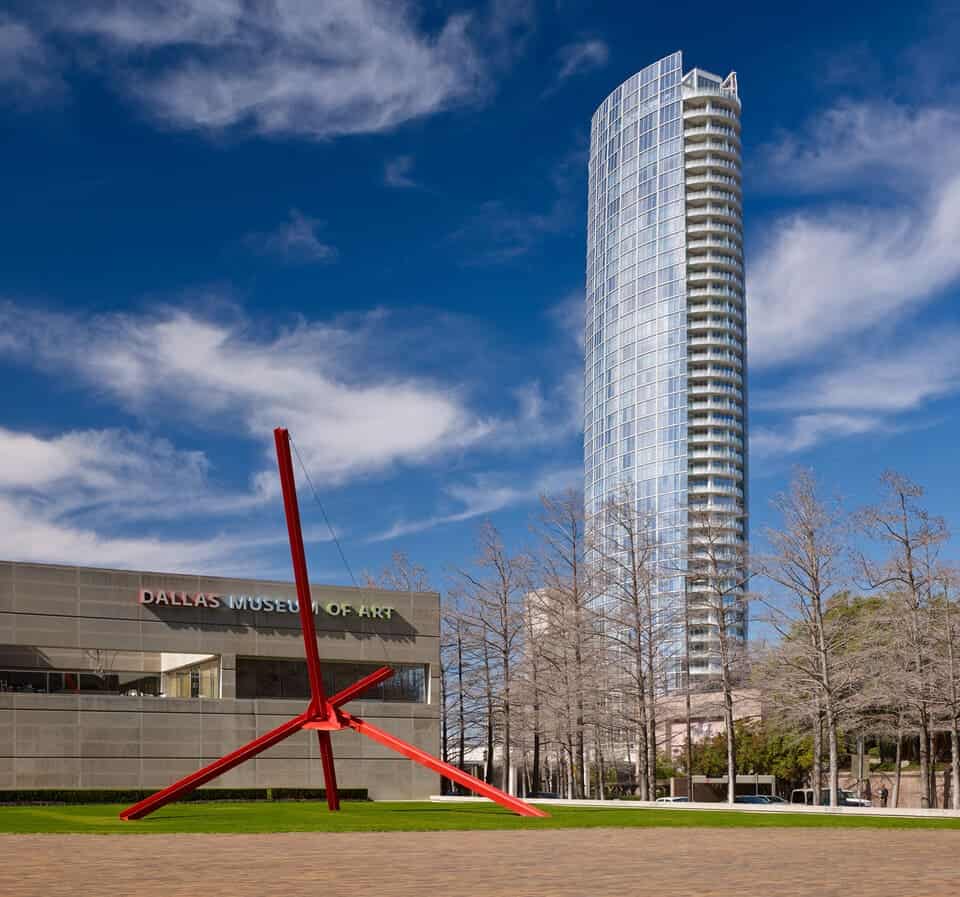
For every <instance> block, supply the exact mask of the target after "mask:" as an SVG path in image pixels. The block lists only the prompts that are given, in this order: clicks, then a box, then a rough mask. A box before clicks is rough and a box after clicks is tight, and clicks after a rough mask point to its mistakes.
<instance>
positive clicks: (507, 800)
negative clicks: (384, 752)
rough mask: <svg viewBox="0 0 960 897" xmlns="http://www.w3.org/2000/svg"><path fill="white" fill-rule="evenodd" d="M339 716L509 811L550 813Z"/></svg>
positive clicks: (346, 715) (367, 725)
mask: <svg viewBox="0 0 960 897" xmlns="http://www.w3.org/2000/svg"><path fill="white" fill-rule="evenodd" d="M340 717H341V718H342V719H343V721H344V722H345V723H346V724H347V725H348V726H349V727H350V728H351V729H354V730H356V731H357V732H359V733H360V734H361V735H366V736H367V737H368V738H372V739H373V740H374V741H377V742H379V743H380V744H382V745H383V746H384V747H388V748H390V750H392V751H396V752H397V753H398V754H403V756H404V757H409V758H410V759H411V760H413V761H414V762H415V763H419V764H420V765H421V766H426V767H427V769H432V770H433V771H434V772H437V773H440V775H442V776H446V778H448V779H451V780H452V781H454V782H457V783H459V784H460V785H463V786H464V787H465V788H469V789H470V790H471V791H473V792H474V793H475V794H479V795H481V796H482V797H488V798H489V799H490V800H492V801H495V802H496V803H498V804H500V806H502V807H506V808H507V809H508V810H511V811H512V812H514V813H516V814H517V815H518V816H549V815H550V814H549V813H544V811H543V810H541V809H539V808H538V807H534V806H532V805H531V804H528V803H526V802H525V801H522V800H520V798H518V797H513V796H512V795H510V794H506V793H505V792H503V791H501V790H500V789H499V788H494V787H493V785H488V784H487V783H486V782H481V781H480V779H478V778H475V777H474V776H472V775H470V774H469V773H466V772H464V771H463V770H462V769H458V768H457V767H456V766H451V765H450V764H449V763H444V762H443V761H442V760H438V759H437V758H436V757H434V756H432V755H430V754H428V753H427V752H426V751H422V750H420V748H418V747H415V746H414V745H412V744H409V743H408V742H406V741H403V740H402V739H400V738H397V737H396V736H394V735H391V734H390V733H389V732H384V731H383V729H378V728H377V727H376V726H373V725H371V724H370V723H368V722H366V721H365V720H362V719H360V718H359V717H356V716H351V715H350V714H349V713H347V712H346V711H343V710H341V711H340Z"/></svg>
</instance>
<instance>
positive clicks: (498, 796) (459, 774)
mask: <svg viewBox="0 0 960 897" xmlns="http://www.w3.org/2000/svg"><path fill="white" fill-rule="evenodd" d="M273 435H274V438H275V440H276V445H277V464H278V466H279V468H280V484H281V486H282V488H283V504H284V510H285V512H286V517H287V530H288V531H289V534H290V554H291V555H292V557H293V574H294V578H295V579H296V583H297V601H298V603H299V611H300V623H301V626H302V628H303V645H304V649H305V652H306V656H307V671H308V673H309V678H310V696H311V697H310V703H309V704H308V705H307V709H306V710H304V712H303V713H301V714H300V715H299V716H295V717H294V718H293V719H291V720H288V721H287V722H285V723H284V724H283V725H281V726H277V728H276V729H272V730H271V731H269V732H267V733H266V734H265V735H261V736H260V737H259V738H257V739H256V740H254V741H251V742H250V743H249V744H247V745H244V746H243V747H242V748H239V749H237V750H235V751H234V752H233V753H231V754H227V755H226V756H225V757H221V758H220V759H219V760H216V761H214V762H213V763H211V764H210V765H209V766H204V767H203V769H198V770H197V771H196V772H195V773H193V774H192V775H189V776H187V777H186V778H184V779H181V780H180V781H179V782H174V784H172V785H170V786H169V787H167V788H164V789H163V790H162V791H158V792H157V793H156V794H152V795H150V797H147V798H144V799H143V800H142V801H140V802H139V803H136V804H134V805H133V806H132V807H127V809H126V810H124V811H123V812H122V813H121V814H120V818H121V819H127V820H130V819H142V818H143V817H144V816H147V815H148V814H150V813H152V812H153V811H154V810H159V809H160V807H162V806H164V805H165V804H169V803H171V802H172V801H175V800H179V799H180V798H181V797H183V796H184V795H185V794H189V793H190V792H191V791H193V790H194V789H195V788H199V787H200V786H201V785H205V784H206V783H207V782H209V781H210V780H211V779H215V778H217V776H220V775H223V773H225V772H227V771H228V770H231V769H233V768H234V767H235V766H239V765H240V764H241V763H243V762H244V761H245V760H249V759H250V758H251V757H256V756H257V754H259V753H262V752H263V751H265V750H266V749H267V748H269V747H273V745H275V744H279V743H280V742H281V741H283V740H284V739H285V738H289V737H290V736H291V735H293V734H295V733H296V732H299V731H301V730H302V729H314V730H316V733H317V740H318V741H319V742H320V759H321V762H322V764H323V780H324V783H325V785H326V792H327V806H328V807H329V808H330V809H331V810H339V809H340V797H339V794H338V793H337V773H336V769H335V768H334V764H333V746H332V744H331V739H330V733H331V732H339V731H340V730H341V729H354V730H355V731H357V732H359V733H360V734H361V735H366V736H367V737H368V738H372V739H373V740H374V741H376V742H379V743H380V744H382V745H383V746H384V747H388V748H390V750H392V751H396V752H397V753H398V754H403V756H405V757H409V758H410V759H411V760H413V761H414V762H415V763H419V764H420V765H421V766H426V767H427V769H432V770H433V771H434V772H436V773H439V774H440V775H442V776H446V777H447V778H448V779H450V780H452V781H454V782H457V783H458V784H460V785H463V786H464V787H465V788H468V789H469V790H470V791H473V792H474V793H476V794H479V795H481V796H483V797H488V798H490V800H492V801H496V803H498V804H500V805H501V806H504V807H506V808H507V809H508V810H512V811H513V812H514V813H517V814H518V815H520V816H547V815H548V814H547V813H544V812H543V810H540V809H538V808H537V807H534V806H531V805H530V804H528V803H525V802H524V801H522V800H519V799H518V798H516V797H512V796H511V795H509V794H506V793H504V792H503V791H501V790H500V789H499V788H494V787H493V786H492V785H488V784H487V783H486V782H481V781H480V780H479V779H477V778H475V777H474V776H471V775H468V774H467V773H465V772H464V771H463V770H462V769H458V768H457V767H456V766H451V765H450V764H449V763H444V762H443V761H442V760H438V759H437V758H436V757H433V756H431V755H430V754H428V753H427V752H426V751H422V750H420V748H418V747H415V746H414V745H412V744H408V743H407V742H406V741H403V740H401V739H399V738H397V737H396V736H394V735H391V734H390V733H389V732H384V731H383V730H382V729H378V728H377V727H376V726H374V725H371V724H370V723H368V722H367V721H366V720H362V719H360V717H358V716H354V715H353V714H352V713H347V711H346V710H344V709H343V705H344V704H346V703H347V702H348V701H352V700H353V699H354V698H358V697H360V696H361V695H362V694H363V692H365V691H366V690H367V689H368V688H372V687H373V686H374V685H378V684H379V683H380V682H383V681H384V680H385V679H389V678H390V677H391V676H392V675H393V672H394V671H393V670H392V669H390V667H388V666H385V667H381V668H380V669H379V670H376V671H375V672H373V673H371V674H370V675H369V676H365V677H364V678H363V679H360V680H359V681H358V682H355V683H354V684H353V685H351V686H349V687H348V688H345V689H343V690H342V691H339V692H337V693H336V694H335V695H333V696H332V697H330V698H328V697H327V696H326V694H325V693H324V690H323V677H322V675H321V673H320V654H319V652H318V650H317V633H316V629H315V627H314V622H313V602H312V600H311V596H310V581H309V579H308V578H307V559H306V555H305V554H304V550H303V533H302V531H301V528H300V509H299V507H298V504H297V486H296V482H295V480H294V477H293V461H292V459H291V457H290V436H289V434H288V432H287V431H286V430H285V429H284V428H282V427H278V428H277V429H276V430H274V431H273Z"/></svg>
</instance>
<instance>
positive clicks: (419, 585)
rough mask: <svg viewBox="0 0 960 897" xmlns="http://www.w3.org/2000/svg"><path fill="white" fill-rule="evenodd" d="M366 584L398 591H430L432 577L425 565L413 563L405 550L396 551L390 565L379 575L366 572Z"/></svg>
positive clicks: (375, 587)
mask: <svg viewBox="0 0 960 897" xmlns="http://www.w3.org/2000/svg"><path fill="white" fill-rule="evenodd" d="M364 579H365V581H366V584H367V585H368V586H369V587H370V588H374V589H392V590H394V591H396V592H429V591H430V590H431V586H430V577H429V575H428V574H427V570H426V568H425V567H421V566H420V565H419V564H415V563H413V562H412V561H411V560H410V558H408V557H407V555H406V553H405V552H403V551H395V552H394V553H393V555H392V556H391V563H390V566H389V567H384V568H383V570H381V571H380V575H379V576H373V575H371V574H370V573H367V572H365V573H364Z"/></svg>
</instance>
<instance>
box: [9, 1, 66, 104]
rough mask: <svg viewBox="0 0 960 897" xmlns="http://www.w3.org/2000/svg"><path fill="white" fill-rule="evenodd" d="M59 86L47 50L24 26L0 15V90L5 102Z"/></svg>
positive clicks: (58, 78) (50, 55)
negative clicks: (4, 96)
mask: <svg viewBox="0 0 960 897" xmlns="http://www.w3.org/2000/svg"><path fill="white" fill-rule="evenodd" d="M60 87H61V83H60V77H59V75H58V74H57V72H56V68H55V66H54V62H53V55H52V53H51V51H50V48H49V47H47V46H46V44H44V42H43V40H42V39H41V38H40V37H39V36H38V35H37V34H36V33H35V32H34V31H33V30H32V29H31V28H30V27H29V26H27V25H26V24H24V23H23V22H18V21H16V20H14V19H11V18H9V17H8V16H4V15H0V89H2V90H3V92H4V93H5V94H6V99H7V100H17V99H22V98H23V95H24V94H26V95H27V96H31V97H35V96H38V95H41V94H46V93H49V92H51V91H56V90H58V89H59V88H60Z"/></svg>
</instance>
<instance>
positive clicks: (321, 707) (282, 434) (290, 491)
mask: <svg viewBox="0 0 960 897" xmlns="http://www.w3.org/2000/svg"><path fill="white" fill-rule="evenodd" d="M273 439H274V442H275V443H276V447H277V466H278V468H279V469H280V487H281V489H282V490H283V510H284V514H285V515H286V518H287V533H288V535H289V536H290V557H291V559H292V561H293V578H294V580H295V581H296V584H297V602H298V604H299V606H300V608H299V609H300V627H301V629H302V630H303V648H304V651H305V652H306V656H307V673H308V675H309V677H310V695H311V698H310V709H311V710H312V711H313V712H314V714H315V715H319V716H322V717H327V716H329V715H330V707H329V706H328V705H327V697H326V695H325V694H324V691H323V673H322V672H321V670H320V652H319V651H318V650H317V629H316V625H315V624H314V621H313V597H312V596H311V594H310V577H309V575H308V573H307V556H306V553H305V552H304V550H303V530H302V529H301V527H300V506H299V504H298V502H297V481H296V478H295V477H294V475H293V459H292V458H291V457H290V434H289V433H288V432H287V430H286V429H285V428H284V427H277V428H276V429H275V430H274V431H273ZM317 739H318V742H319V745H320V759H321V761H322V763H323V784H324V786H325V787H326V789H327V806H328V807H329V808H330V809H331V810H339V809H340V795H339V794H338V792H337V772H336V768H335V767H334V763H333V746H332V744H331V743H330V733H329V732H317Z"/></svg>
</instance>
